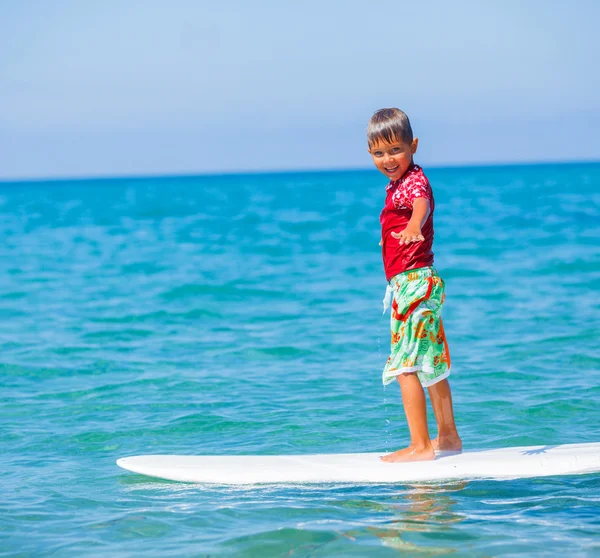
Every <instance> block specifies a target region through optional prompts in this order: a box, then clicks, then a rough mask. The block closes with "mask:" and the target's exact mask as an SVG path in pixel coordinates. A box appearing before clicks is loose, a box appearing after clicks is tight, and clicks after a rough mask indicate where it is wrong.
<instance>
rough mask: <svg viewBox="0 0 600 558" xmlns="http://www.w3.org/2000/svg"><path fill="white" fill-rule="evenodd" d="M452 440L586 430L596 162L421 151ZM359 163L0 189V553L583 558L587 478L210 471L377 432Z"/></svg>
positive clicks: (380, 340) (592, 481)
mask: <svg viewBox="0 0 600 558" xmlns="http://www.w3.org/2000/svg"><path fill="white" fill-rule="evenodd" d="M428 175H429V177H430V179H431V182H432V184H433V187H434V191H435V195H436V202H437V210H436V243H435V252H436V265H437V267H438V268H439V270H440V272H441V274H442V275H443V277H444V278H445V279H446V283H447V295H448V299H447V304H446V307H445V311H444V312H445V314H444V316H445V322H446V330H447V333H448V337H449V342H450V348H451V351H452V362H453V375H452V377H451V384H452V387H453V391H454V397H455V405H456V414H457V422H458V426H459V430H460V433H461V435H462V437H463V440H464V443H465V447H466V449H482V448H498V447H503V446H514V445H533V444H557V443H570V442H591V441H600V431H599V430H600V429H599V426H598V425H599V424H600V405H598V401H599V398H600V388H599V384H600V351H599V349H600V343H599V339H600V313H599V310H600V308H599V306H600V164H581V165H548V166H515V167H496V168H491V167H490V168H464V169H431V170H429V171H428ZM384 187H385V180H384V179H383V178H382V177H381V176H380V175H378V174H377V173H376V172H371V171H353V172H350V171H349V172H324V173H290V174H265V175H247V176H218V177H215V176H205V177H184V178H180V177H178V178H173V177H171V178H169V177H167V178H148V179H136V180H134V179H112V180H94V181H65V182H47V183H44V182H36V183H3V184H0V231H1V235H2V243H1V245H0V265H1V271H2V273H1V274H0V278H1V279H0V280H1V281H2V283H1V289H0V318H1V319H0V344H1V357H0V363H1V364H0V390H1V394H2V396H1V399H0V418H1V424H0V425H1V429H0V441H1V448H2V451H1V453H0V464H1V466H2V475H1V476H0V490H1V492H2V499H1V500H0V554H1V555H2V556H42V555H44V556H45V555H47V556H78V557H79V556H139V555H141V554H142V553H143V555H144V556H160V557H163V556H173V557H175V556H177V557H180V556H208V555H210V556H236V557H237V556H242V557H244V556H247V557H250V556H257V557H264V556H311V557H318V556H376V557H379V556H381V557H385V556H398V555H399V554H401V553H405V554H407V555H414V556H419V555H432V554H440V555H443V554H446V553H457V554H458V555H470V556H511V555H513V556H516V555H521V554H529V555H531V554H534V555H540V556H541V555H548V556H550V555H555V554H558V553H560V552H569V554H570V555H572V556H588V555H592V554H594V553H595V552H600V538H599V537H598V534H599V531H600V520H599V519H598V517H600V478H599V476H598V475H582V476H573V477H551V478H543V479H533V480H516V481H501V482H500V481H495V482H494V481H479V482H468V483H467V482H464V483H443V484H431V485H419V486H413V485H411V486H402V485H385V484H382V485H374V486H335V485H324V486H312V487H297V486H296V487H294V486H275V487H262V488H246V489H241V488H227V489H226V488H214V487H213V488H210V487H204V486H195V485H184V484H178V483H171V482H164V481H159V480H152V479H148V478H144V477H141V476H138V475H135V474H132V473H128V472H125V471H123V470H121V469H119V468H118V467H117V466H116V465H115V460H116V459H117V458H118V457H122V456H127V455H135V454H143V453H188V454H190V453H197V454H215V453H217V454H219V453H220V454H232V455H233V454H239V455H243V454H254V453H256V454H269V453H275V454H279V453H316V452H336V453H338V452H361V451H371V450H372V451H384V450H391V449H396V448H398V447H400V446H401V444H403V443H405V442H406V440H407V435H408V434H407V429H406V425H405V422H404V417H403V411H402V407H401V404H400V396H399V390H398V388H397V386H393V385H391V386H389V387H388V388H387V389H386V390H384V389H383V387H382V385H381V368H382V366H383V363H384V361H385V359H386V358H387V346H388V343H389V338H388V332H387V329H388V327H387V320H388V317H387V316H386V317H382V316H381V298H382V297H383V294H384V288H385V282H384V277H383V271H382V265H381V261H380V254H379V247H378V241H379V230H378V214H379V210H380V208H381V205H382V202H383V196H384Z"/></svg>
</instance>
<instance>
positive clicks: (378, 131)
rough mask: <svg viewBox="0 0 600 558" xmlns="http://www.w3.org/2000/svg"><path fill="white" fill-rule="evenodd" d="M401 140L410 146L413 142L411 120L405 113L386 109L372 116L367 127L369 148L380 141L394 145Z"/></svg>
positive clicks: (394, 109)
mask: <svg viewBox="0 0 600 558" xmlns="http://www.w3.org/2000/svg"><path fill="white" fill-rule="evenodd" d="M400 140H401V141H403V142H404V143H408V144H411V143H412V141H413V131H412V128H411V127H410V120H409V119H408V116H406V114H405V113H404V112H402V111H401V110H400V109H397V108H384V109H379V110H378V111H377V112H376V113H375V114H374V115H373V116H371V120H369V125H368V127H367V141H368V142H369V147H373V145H375V144H376V143H378V142H380V141H383V142H385V143H393V142H395V141H400Z"/></svg>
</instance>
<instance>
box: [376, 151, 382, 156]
mask: <svg viewBox="0 0 600 558" xmlns="http://www.w3.org/2000/svg"><path fill="white" fill-rule="evenodd" d="M382 156H383V153H382V152H381V151H375V157H382Z"/></svg>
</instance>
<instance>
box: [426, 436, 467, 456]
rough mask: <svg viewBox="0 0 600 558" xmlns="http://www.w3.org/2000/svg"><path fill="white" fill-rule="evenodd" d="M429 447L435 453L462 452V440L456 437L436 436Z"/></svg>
mask: <svg viewBox="0 0 600 558" xmlns="http://www.w3.org/2000/svg"><path fill="white" fill-rule="evenodd" d="M431 445H432V446H433V449H434V450H435V451H457V452H459V451H462V440H461V439H460V438H459V437H458V436H442V437H440V436H437V438H434V439H433V440H431Z"/></svg>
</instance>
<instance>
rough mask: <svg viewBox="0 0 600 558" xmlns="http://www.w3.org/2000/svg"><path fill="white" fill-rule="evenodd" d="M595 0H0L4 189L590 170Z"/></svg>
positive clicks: (598, 74)
mask: <svg viewBox="0 0 600 558" xmlns="http://www.w3.org/2000/svg"><path fill="white" fill-rule="evenodd" d="M599 21H600V2H597V1H595V0H574V1H573V2H564V1H555V0H545V1H544V0H537V1H533V0H504V1H492V0H490V1H482V0H473V1H469V0H456V1H453V2H448V1H447V0H440V1H435V0H430V1H427V0H423V1H419V2H415V1H411V2H407V1H403V0H391V1H388V0H378V1H373V0H371V1H358V0H331V1H328V0H316V1H315V0H303V1H302V2H290V1H285V0H277V1H275V0H273V1H270V0H254V1H242V0H228V1H227V2H214V1H211V2H208V1H204V0H197V1H194V0H169V1H168V2H167V1H166V0H162V1H158V0H102V1H92V0H87V1H85V0H27V1H22V0H0V37H1V38H0V46H1V48H0V179H15V178H43V177H53V178H54V177H86V176H90V177H92V176H118V175H151V174H161V175H164V174H196V173H207V172H240V171H261V170H295V169H329V168H332V169H334V168H365V167H368V166H369V165H370V158H369V156H368V154H367V152H366V142H365V128H366V124H367V121H368V119H369V117H370V116H371V114H372V113H373V111H375V110H376V109H378V108H381V107H389V106H397V107H399V108H401V109H403V110H404V111H406V112H407V113H408V115H409V117H410V118H411V121H412V124H413V129H414V131H415V134H416V135H417V136H418V137H419V140H420V147H419V153H418V158H417V160H418V162H419V163H421V164H427V165H458V164H469V163H477V164H482V163H509V162H527V161H531V162H543V161H572V160H600V139H599V138H600V133H599V131H600V70H599V67H600V63H599V62H598V60H599V59H600V33H598V22H599Z"/></svg>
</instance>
